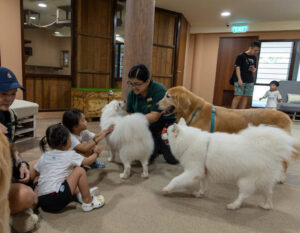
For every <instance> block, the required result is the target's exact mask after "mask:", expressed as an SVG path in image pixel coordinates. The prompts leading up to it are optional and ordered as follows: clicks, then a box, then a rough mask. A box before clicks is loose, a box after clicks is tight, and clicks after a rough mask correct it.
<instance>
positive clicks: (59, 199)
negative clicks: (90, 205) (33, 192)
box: [39, 180, 74, 212]
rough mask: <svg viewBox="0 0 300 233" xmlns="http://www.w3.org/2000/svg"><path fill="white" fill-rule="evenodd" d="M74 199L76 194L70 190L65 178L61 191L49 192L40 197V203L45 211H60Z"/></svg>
mask: <svg viewBox="0 0 300 233" xmlns="http://www.w3.org/2000/svg"><path fill="white" fill-rule="evenodd" d="M73 200H74V196H73V195H72V192H71V190H70V186H69V184H68V182H67V181H66V180H65V181H64V182H63V183H62V184H61V186H60V188H59V191H58V192H57V193H56V192H53V193H49V194H46V195H43V196H40V197H39V205H40V206H41V207H42V209H43V210H44V211H47V212H58V211H60V210H62V209H63V208H64V207H65V206H66V205H68V204H69V203H70V202H72V201H73Z"/></svg>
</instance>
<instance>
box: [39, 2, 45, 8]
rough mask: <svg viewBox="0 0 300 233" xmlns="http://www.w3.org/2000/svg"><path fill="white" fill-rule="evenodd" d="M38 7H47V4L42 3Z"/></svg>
mask: <svg viewBox="0 0 300 233" xmlns="http://www.w3.org/2000/svg"><path fill="white" fill-rule="evenodd" d="M38 6H39V7H47V5H46V4H45V3H42V2H41V3H39V4H38Z"/></svg>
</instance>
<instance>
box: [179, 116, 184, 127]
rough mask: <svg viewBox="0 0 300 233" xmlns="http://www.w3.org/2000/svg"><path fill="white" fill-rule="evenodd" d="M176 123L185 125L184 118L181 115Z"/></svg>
mask: <svg viewBox="0 0 300 233" xmlns="http://www.w3.org/2000/svg"><path fill="white" fill-rule="evenodd" d="M178 125H184V126H186V122H185V120H184V118H183V117H181V118H180V120H179V122H178Z"/></svg>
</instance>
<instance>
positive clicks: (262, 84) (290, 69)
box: [254, 39, 299, 86]
mask: <svg viewBox="0 0 300 233" xmlns="http://www.w3.org/2000/svg"><path fill="white" fill-rule="evenodd" d="M259 42H260V44H261V43H262V42H293V43H294V45H293V49H292V56H291V64H290V68H289V75H288V79H287V80H292V79H293V72H294V67H295V60H296V54H297V44H298V43H299V40H296V39H280V40H276V39H272V40H260V41H259ZM259 58H260V50H259V54H258V56H257V67H256V72H255V80H254V85H258V86H268V85H269V84H264V83H257V82H256V81H257V72H258V68H259V67H258V66H259Z"/></svg>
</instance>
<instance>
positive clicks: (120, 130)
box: [100, 100, 154, 179]
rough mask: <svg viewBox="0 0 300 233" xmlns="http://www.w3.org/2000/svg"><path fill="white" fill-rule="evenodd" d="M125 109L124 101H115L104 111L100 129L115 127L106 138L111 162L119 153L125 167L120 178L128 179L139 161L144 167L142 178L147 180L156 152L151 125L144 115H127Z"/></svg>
mask: <svg viewBox="0 0 300 233" xmlns="http://www.w3.org/2000/svg"><path fill="white" fill-rule="evenodd" d="M123 107H124V102H123V101H116V100H113V101H111V102H110V103H109V104H107V105H106V106H105V107H104V108H103V109H102V116H101V119H100V127H101V128H102V129H106V128H108V127H109V126H110V125H112V124H113V125H115V129H114V131H113V132H112V133H111V134H109V135H108V136H107V137H106V139H107V143H108V145H109V146H110V148H111V157H110V158H109V161H113V160H114V157H115V154H116V153H118V154H119V156H120V160H121V162H122V163H123V165H124V172H123V173H121V174H120V177H121V178H122V179H127V178H128V177H129V176H130V169H131V163H132V161H134V160H138V161H140V162H141V164H142V166H143V173H142V175H141V176H142V177H143V178H147V177H148V160H149V158H150V156H151V154H152V152H153V150H154V142H153V138H152V135H151V132H150V131H149V128H148V126H149V123H148V121H147V119H146V117H145V116H144V115H143V114H140V113H134V114H130V115H126V112H125V111H124V110H123Z"/></svg>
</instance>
